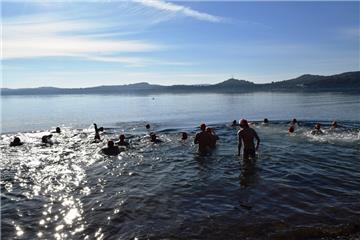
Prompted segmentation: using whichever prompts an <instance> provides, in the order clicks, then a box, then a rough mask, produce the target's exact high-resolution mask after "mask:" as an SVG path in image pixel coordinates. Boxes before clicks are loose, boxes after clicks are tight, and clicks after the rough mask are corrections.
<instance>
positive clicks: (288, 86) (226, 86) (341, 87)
mask: <svg viewBox="0 0 360 240" xmlns="http://www.w3.org/2000/svg"><path fill="white" fill-rule="evenodd" d="M359 90H360V71H356V72H346V73H342V74H337V75H331V76H319V75H310V74H306V75H302V76H300V77H298V78H295V79H290V80H284V81H279V82H272V83H265V84H255V83H253V82H249V81H245V80H238V79H234V78H231V79H228V80H226V81H224V82H221V83H217V84H212V85H173V86H161V85H153V84H149V83H146V82H141V83H136V84H128V85H113V86H98V87H89V88H54V87H41V88H22V89H8V88H2V89H1V94H2V95H45V94H48V95H56V94H156V93H241V92H253V91H281V92H286V91H287V92H294V91H301V92H314V91H315V92H316V91H318V92H321V91H330V92H334V91H341V92H354V93H360V91H359Z"/></svg>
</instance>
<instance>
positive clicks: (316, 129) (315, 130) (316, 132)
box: [311, 123, 323, 135]
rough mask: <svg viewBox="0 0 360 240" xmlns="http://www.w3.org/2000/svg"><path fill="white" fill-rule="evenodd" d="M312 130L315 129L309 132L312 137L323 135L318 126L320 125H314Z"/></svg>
mask: <svg viewBox="0 0 360 240" xmlns="http://www.w3.org/2000/svg"><path fill="white" fill-rule="evenodd" d="M314 128H315V129H314V130H312V131H311V134H312V135H319V134H323V131H321V125H320V123H316V124H315V127H314Z"/></svg>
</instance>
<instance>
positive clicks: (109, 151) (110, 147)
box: [101, 140, 120, 156]
mask: <svg viewBox="0 0 360 240" xmlns="http://www.w3.org/2000/svg"><path fill="white" fill-rule="evenodd" d="M101 151H102V152H103V153H104V154H106V155H108V156H116V155H118V154H119V153H120V149H119V147H118V146H115V145H114V142H113V141H111V140H110V141H108V143H107V147H106V148H103V149H101Z"/></svg>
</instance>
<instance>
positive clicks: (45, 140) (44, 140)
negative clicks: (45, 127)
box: [41, 134, 54, 145]
mask: <svg viewBox="0 0 360 240" xmlns="http://www.w3.org/2000/svg"><path fill="white" fill-rule="evenodd" d="M52 136H53V135H52V134H49V135H44V136H42V137H41V142H42V143H44V144H50V145H53V144H54V143H53V142H52V140H51V138H52Z"/></svg>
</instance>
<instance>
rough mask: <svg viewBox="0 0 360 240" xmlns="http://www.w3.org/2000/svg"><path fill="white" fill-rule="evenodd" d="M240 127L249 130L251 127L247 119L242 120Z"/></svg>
mask: <svg viewBox="0 0 360 240" xmlns="http://www.w3.org/2000/svg"><path fill="white" fill-rule="evenodd" d="M239 125H240V127H242V128H248V127H249V124H248V121H247V120H246V119H240V121H239Z"/></svg>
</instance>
